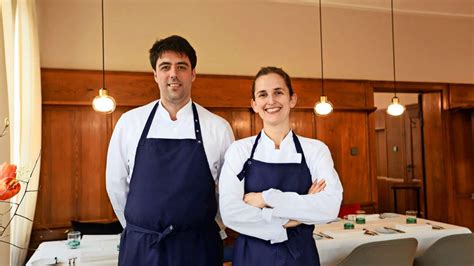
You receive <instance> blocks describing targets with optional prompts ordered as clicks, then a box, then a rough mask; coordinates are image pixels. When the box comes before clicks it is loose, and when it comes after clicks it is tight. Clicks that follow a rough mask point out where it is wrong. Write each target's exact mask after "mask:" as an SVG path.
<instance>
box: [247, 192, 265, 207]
mask: <svg viewBox="0 0 474 266" xmlns="http://www.w3.org/2000/svg"><path fill="white" fill-rule="evenodd" d="M244 202H245V203H247V204H248V205H251V206H253V207H256V208H260V209H261V208H265V207H266V206H267V204H266V203H265V201H264V200H263V197H262V193H255V192H250V193H247V194H245V195H244Z"/></svg>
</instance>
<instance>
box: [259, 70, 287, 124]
mask: <svg viewBox="0 0 474 266" xmlns="http://www.w3.org/2000/svg"><path fill="white" fill-rule="evenodd" d="M254 96H255V100H253V99H252V101H251V105H252V109H253V110H254V112H256V113H258V114H259V115H260V117H261V118H262V120H263V123H264V125H271V126H278V125H285V126H286V125H288V124H289V121H290V110H291V108H293V107H295V105H296V94H293V96H290V90H289V89H288V87H287V86H286V84H285V80H284V79H283V77H281V76H280V75H278V74H275V73H270V74H268V75H264V76H260V77H258V78H257V80H256V81H255V95H254Z"/></svg>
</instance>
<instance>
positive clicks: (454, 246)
mask: <svg viewBox="0 0 474 266" xmlns="http://www.w3.org/2000/svg"><path fill="white" fill-rule="evenodd" d="M414 265H417V266H425V265H430V266H437V265H459V266H463V265H469V266H472V265H474V234H472V233H471V234H460V235H450V236H445V237H443V238H440V239H438V240H437V241H436V242H435V243H434V244H433V245H431V247H429V248H428V249H427V250H426V251H425V253H423V255H421V256H420V257H418V258H416V259H415V264H414Z"/></svg>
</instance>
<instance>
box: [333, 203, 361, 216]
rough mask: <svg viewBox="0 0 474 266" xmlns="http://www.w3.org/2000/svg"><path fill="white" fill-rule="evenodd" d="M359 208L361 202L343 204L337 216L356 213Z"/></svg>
mask: <svg viewBox="0 0 474 266" xmlns="http://www.w3.org/2000/svg"><path fill="white" fill-rule="evenodd" d="M358 210H360V204H359V203H350V204H342V205H341V208H340V209H339V214H338V215H337V217H339V218H343V217H344V216H346V215H348V214H356V211H358Z"/></svg>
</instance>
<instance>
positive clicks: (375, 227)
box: [313, 213, 471, 266]
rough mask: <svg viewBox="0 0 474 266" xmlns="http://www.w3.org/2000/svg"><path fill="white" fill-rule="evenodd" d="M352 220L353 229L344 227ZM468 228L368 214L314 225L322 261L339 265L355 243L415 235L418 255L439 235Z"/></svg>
mask: <svg viewBox="0 0 474 266" xmlns="http://www.w3.org/2000/svg"><path fill="white" fill-rule="evenodd" d="M347 223H353V224H354V228H353V229H344V224H347ZM469 233H471V231H470V230H469V228H466V227H462V226H457V225H452V224H447V223H442V222H436V221H431V220H426V219H422V218H417V219H416V223H413V224H407V221H406V217H405V215H400V214H395V213H387V214H382V215H379V214H368V215H365V223H364V224H357V223H355V221H350V220H345V219H336V220H335V221H333V222H330V223H326V224H318V225H316V226H315V229H314V232H313V238H314V239H315V241H316V246H317V248H318V253H319V258H320V262H321V265H323V266H332V265H338V264H339V263H340V262H342V261H343V260H344V258H346V257H347V256H348V255H349V254H350V253H351V252H352V251H353V250H354V249H355V248H356V247H358V246H360V245H362V244H365V243H369V242H376V241H385V240H393V239H401V238H415V239H416V240H417V241H418V246H417V249H416V254H415V257H418V256H420V255H422V254H423V253H424V252H425V251H426V250H427V249H428V248H429V247H430V246H431V245H433V243H434V242H436V241H437V240H438V239H440V238H442V237H445V236H448V235H454V234H469Z"/></svg>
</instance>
